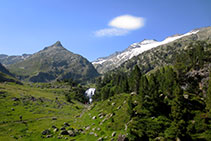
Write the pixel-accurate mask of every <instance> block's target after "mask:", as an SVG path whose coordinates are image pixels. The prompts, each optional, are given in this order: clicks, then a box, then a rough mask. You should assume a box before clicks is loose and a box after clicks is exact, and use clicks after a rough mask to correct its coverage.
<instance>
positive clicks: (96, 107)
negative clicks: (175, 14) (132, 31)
mask: <svg viewBox="0 0 211 141" xmlns="http://www.w3.org/2000/svg"><path fill="white" fill-rule="evenodd" d="M210 39H211V27H206V28H199V29H197V30H193V31H191V32H188V33H186V34H183V35H178V36H173V37H168V38H167V39H165V40H164V41H162V42H157V41H154V40H144V41H142V42H140V43H135V44H132V45H131V46H130V47H129V48H127V49H125V50H124V51H122V52H119V53H115V54H113V55H111V56H110V57H104V58H101V59H98V61H96V62H92V63H91V62H89V61H88V60H87V59H86V58H84V57H83V56H81V55H78V54H75V53H73V52H71V51H68V50H67V49H66V48H64V47H63V46H62V44H61V42H60V41H57V42H56V43H54V44H53V45H51V46H48V47H45V48H44V49H42V50H41V51H39V52H36V53H34V54H30V55H23V56H25V57H23V56H22V57H21V56H16V57H12V58H13V59H12V60H11V56H7V55H6V56H5V55H0V63H1V64H0V112H1V114H0V140H21V141H22V140H32V141H37V140H83V141H84V140H85V141H86V140H87V141H95V140H97V141H103V140H112V141H113V140H118V141H127V140H138V141H139V140H144V141H145V140H146V141H148V140H157V141H164V140H210V139H211V136H210V135H211V110H210V109H211V104H210V103H211V40H210Z"/></svg>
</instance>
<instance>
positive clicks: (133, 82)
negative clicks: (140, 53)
mask: <svg viewBox="0 0 211 141" xmlns="http://www.w3.org/2000/svg"><path fill="white" fill-rule="evenodd" d="M140 79H141V71H140V68H139V67H138V66H137V65H136V66H135V68H134V70H133V71H132V73H131V77H130V90H131V91H134V92H135V93H136V94H139V87H140Z"/></svg>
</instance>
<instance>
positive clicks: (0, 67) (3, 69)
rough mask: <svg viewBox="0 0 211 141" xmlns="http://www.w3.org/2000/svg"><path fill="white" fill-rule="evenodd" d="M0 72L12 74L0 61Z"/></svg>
mask: <svg viewBox="0 0 211 141" xmlns="http://www.w3.org/2000/svg"><path fill="white" fill-rule="evenodd" d="M0 72H2V73H4V74H7V75H10V76H13V75H12V74H11V73H10V72H9V71H8V70H7V69H6V68H5V67H4V66H3V65H2V64H1V63H0Z"/></svg>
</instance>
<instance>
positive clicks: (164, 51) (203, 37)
mask: <svg viewBox="0 0 211 141" xmlns="http://www.w3.org/2000/svg"><path fill="white" fill-rule="evenodd" d="M195 31H197V33H196V34H192V35H189V36H185V37H182V38H180V39H177V40H175V41H173V42H170V43H168V44H164V45H161V46H158V47H156V48H153V49H151V50H148V51H145V52H143V53H141V54H139V55H138V56H134V57H133V58H132V59H130V60H127V61H125V62H124V63H122V64H121V66H120V67H119V68H118V70H124V71H130V70H131V69H132V68H133V67H134V66H135V65H138V66H139V67H140V69H141V71H142V72H148V71H150V70H153V69H155V68H157V67H162V66H165V65H171V64H172V63H173V62H174V61H175V59H176V55H177V54H178V53H180V52H183V51H184V50H187V49H188V48H191V46H190V44H191V43H192V44H195V43H196V41H204V42H206V43H209V44H210V43H211V27H206V28H201V29H197V30H195Z"/></svg>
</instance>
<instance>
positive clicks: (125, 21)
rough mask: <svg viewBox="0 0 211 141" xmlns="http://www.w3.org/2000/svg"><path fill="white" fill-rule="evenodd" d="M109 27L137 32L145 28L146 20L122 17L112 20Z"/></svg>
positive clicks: (127, 16)
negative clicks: (136, 30)
mask: <svg viewBox="0 0 211 141" xmlns="http://www.w3.org/2000/svg"><path fill="white" fill-rule="evenodd" d="M108 25H109V26H112V27H116V28H123V29H128V30H135V29H139V28H141V27H143V26H144V18H142V17H135V16H131V15H122V16H118V17H116V18H114V19H113V20H111V21H110V22H109V24H108Z"/></svg>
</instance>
